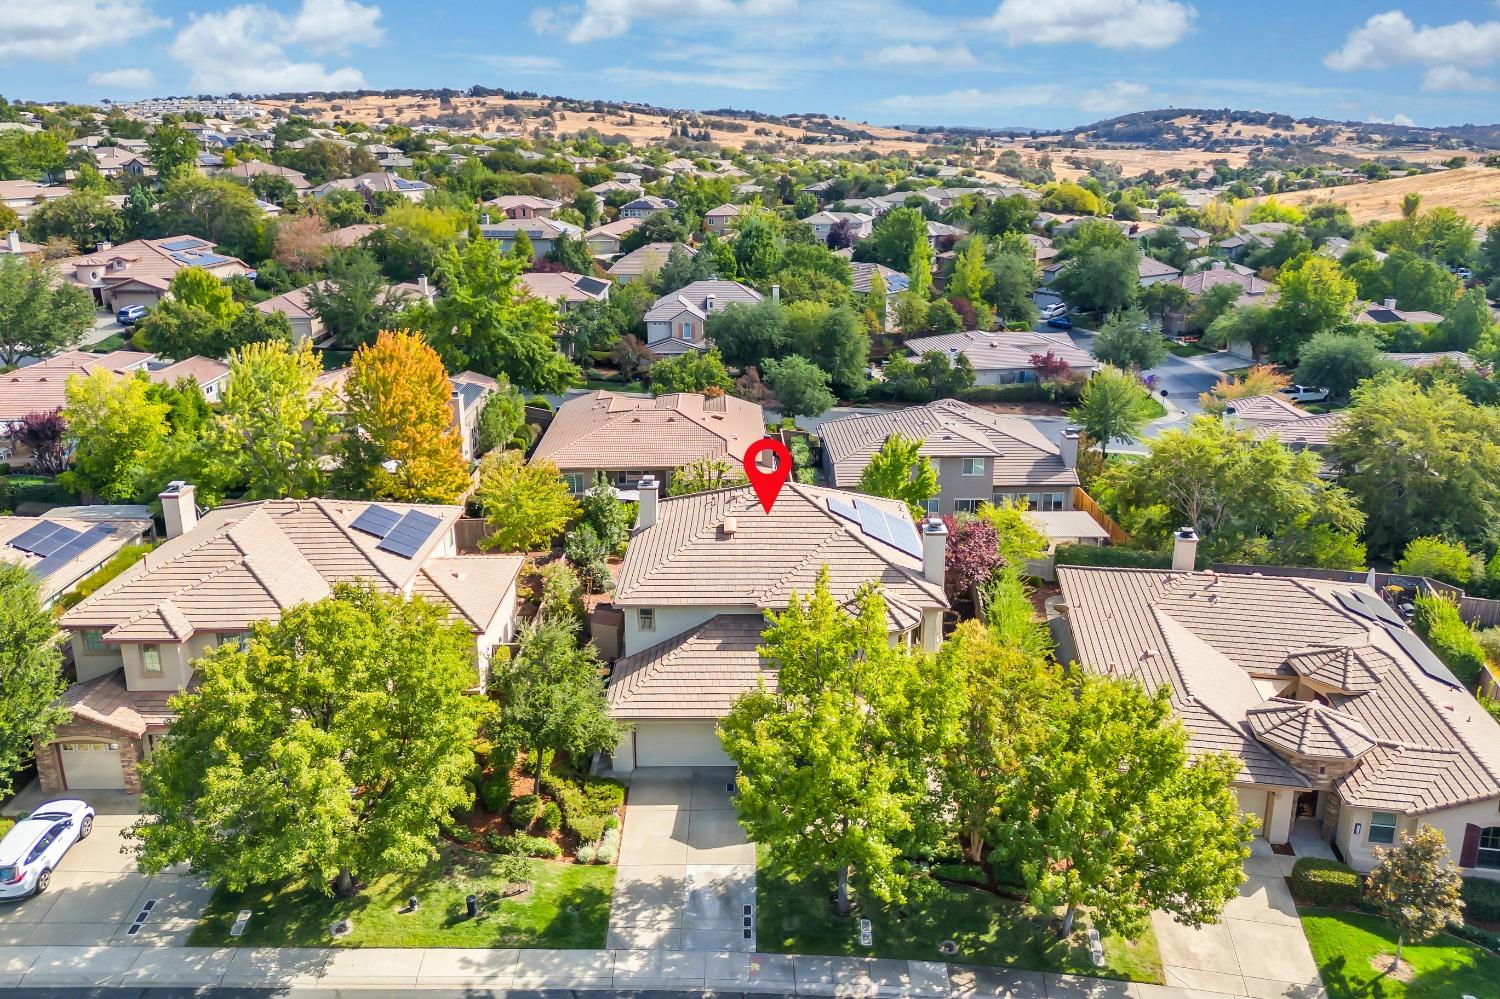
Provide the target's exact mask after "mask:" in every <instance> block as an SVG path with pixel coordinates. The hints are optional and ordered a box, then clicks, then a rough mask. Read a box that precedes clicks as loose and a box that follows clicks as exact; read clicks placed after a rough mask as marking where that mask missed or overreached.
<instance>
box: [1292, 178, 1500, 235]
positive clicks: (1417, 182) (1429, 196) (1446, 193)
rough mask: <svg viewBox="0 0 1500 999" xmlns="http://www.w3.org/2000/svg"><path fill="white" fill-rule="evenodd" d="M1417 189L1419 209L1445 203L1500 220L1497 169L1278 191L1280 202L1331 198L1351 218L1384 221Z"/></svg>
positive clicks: (1479, 219)
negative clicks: (1419, 197) (1347, 212)
mask: <svg viewBox="0 0 1500 999" xmlns="http://www.w3.org/2000/svg"><path fill="white" fill-rule="evenodd" d="M1412 192H1416V193H1417V194H1420V195H1421V196H1422V208H1423V209H1424V210H1425V209H1429V208H1437V207H1439V206H1446V207H1448V208H1452V209H1453V210H1454V211H1456V212H1458V213H1459V214H1460V215H1462V216H1464V217H1465V218H1467V219H1469V220H1470V221H1471V222H1474V223H1476V224H1478V225H1488V224H1490V223H1492V222H1496V221H1500V170H1495V169H1492V168H1490V167H1478V166H1469V167H1463V168H1461V169H1458V170H1442V171H1438V172H1437V173H1424V174H1418V175H1416V176H1413V177H1392V178H1391V179H1390V180H1380V181H1375V182H1374V183H1371V184H1350V185H1348V186H1347V187H1327V188H1319V189H1316V190H1311V191H1293V192H1291V193H1282V194H1278V195H1276V200H1277V201H1279V202H1281V203H1283V204H1294V205H1302V206H1306V205H1309V204H1313V203H1315V202H1319V201H1333V202H1337V203H1338V204H1341V205H1343V206H1345V207H1346V208H1348V209H1349V214H1350V215H1351V216H1353V218H1354V221H1355V222H1361V223H1363V222H1383V221H1386V220H1388V219H1396V218H1400V217H1401V202H1402V199H1403V198H1405V197H1406V195H1408V194H1410V193H1412Z"/></svg>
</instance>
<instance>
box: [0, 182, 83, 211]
mask: <svg viewBox="0 0 1500 999" xmlns="http://www.w3.org/2000/svg"><path fill="white" fill-rule="evenodd" d="M72 193H73V192H72V191H70V190H68V189H67V188H66V187H62V186H61V185H57V184H38V183H36V182H35V181H30V180H0V205H3V206H5V207H6V208H9V209H10V210H11V211H13V212H15V213H16V214H17V215H19V216H20V217H21V218H23V219H24V218H26V217H27V216H28V215H30V214H31V213H32V212H33V211H34V210H35V209H36V206H37V205H40V204H41V203H42V202H44V201H55V200H57V199H58V198H66V197H67V196H68V195H70V194H72Z"/></svg>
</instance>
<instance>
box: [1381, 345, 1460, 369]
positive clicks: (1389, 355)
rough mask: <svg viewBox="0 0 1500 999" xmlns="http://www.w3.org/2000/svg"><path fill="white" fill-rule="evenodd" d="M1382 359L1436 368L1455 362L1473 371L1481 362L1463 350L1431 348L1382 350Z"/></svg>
mask: <svg viewBox="0 0 1500 999" xmlns="http://www.w3.org/2000/svg"><path fill="white" fill-rule="evenodd" d="M1380 359H1381V360H1382V361H1389V362H1391V363H1392V364H1399V365H1401V366H1402V367H1403V368H1411V369H1413V370H1415V369H1417V368H1435V367H1438V366H1440V365H1444V364H1453V365H1456V366H1458V367H1460V368H1462V369H1463V370H1465V371H1473V370H1475V369H1476V368H1478V367H1479V364H1478V363H1477V362H1476V361H1475V360H1474V358H1472V357H1470V356H1469V355H1468V354H1465V353H1464V352H1463V351H1461V350H1430V351H1420V352H1415V353H1412V352H1400V351H1382V352H1381V354H1380Z"/></svg>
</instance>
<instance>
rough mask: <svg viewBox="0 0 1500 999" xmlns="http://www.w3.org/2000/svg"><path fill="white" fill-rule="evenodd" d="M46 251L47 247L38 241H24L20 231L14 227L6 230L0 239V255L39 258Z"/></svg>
mask: <svg viewBox="0 0 1500 999" xmlns="http://www.w3.org/2000/svg"><path fill="white" fill-rule="evenodd" d="M46 251H47V248H46V247H45V246H43V245H42V244H40V243H28V242H26V240H24V239H22V238H21V233H20V232H19V231H18V230H15V229H12V230H11V231H10V232H7V233H6V234H5V238H4V239H0V257H4V256H18V257H33V258H35V259H38V260H40V259H41V258H42V255H43V254H44V253H46Z"/></svg>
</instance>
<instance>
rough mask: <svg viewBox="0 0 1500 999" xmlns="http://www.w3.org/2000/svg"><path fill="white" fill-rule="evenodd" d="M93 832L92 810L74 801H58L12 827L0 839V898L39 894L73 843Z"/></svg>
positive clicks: (40, 808) (85, 803) (25, 896)
mask: <svg viewBox="0 0 1500 999" xmlns="http://www.w3.org/2000/svg"><path fill="white" fill-rule="evenodd" d="M93 831H94V810H93V809H92V808H90V807H89V804H88V802H86V801H79V800H78V799H77V798H60V799H58V800H57V801H49V802H46V803H45V804H41V805H38V806H37V809H36V811H34V812H32V813H31V814H30V815H28V816H26V818H24V819H22V820H21V821H19V822H17V823H16V824H15V825H14V826H12V827H11V830H10V832H8V833H6V834H5V838H4V839H0V899H15V898H28V897H30V896H32V895H40V894H41V893H42V892H44V891H46V890H47V885H49V884H51V883H52V871H53V869H54V868H56V867H57V865H58V864H59V863H60V862H61V861H62V859H63V854H65V853H67V852H68V851H69V850H70V849H72V847H73V844H74V843H77V842H78V841H80V840H84V839H88V835H89V833H91V832H93Z"/></svg>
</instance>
